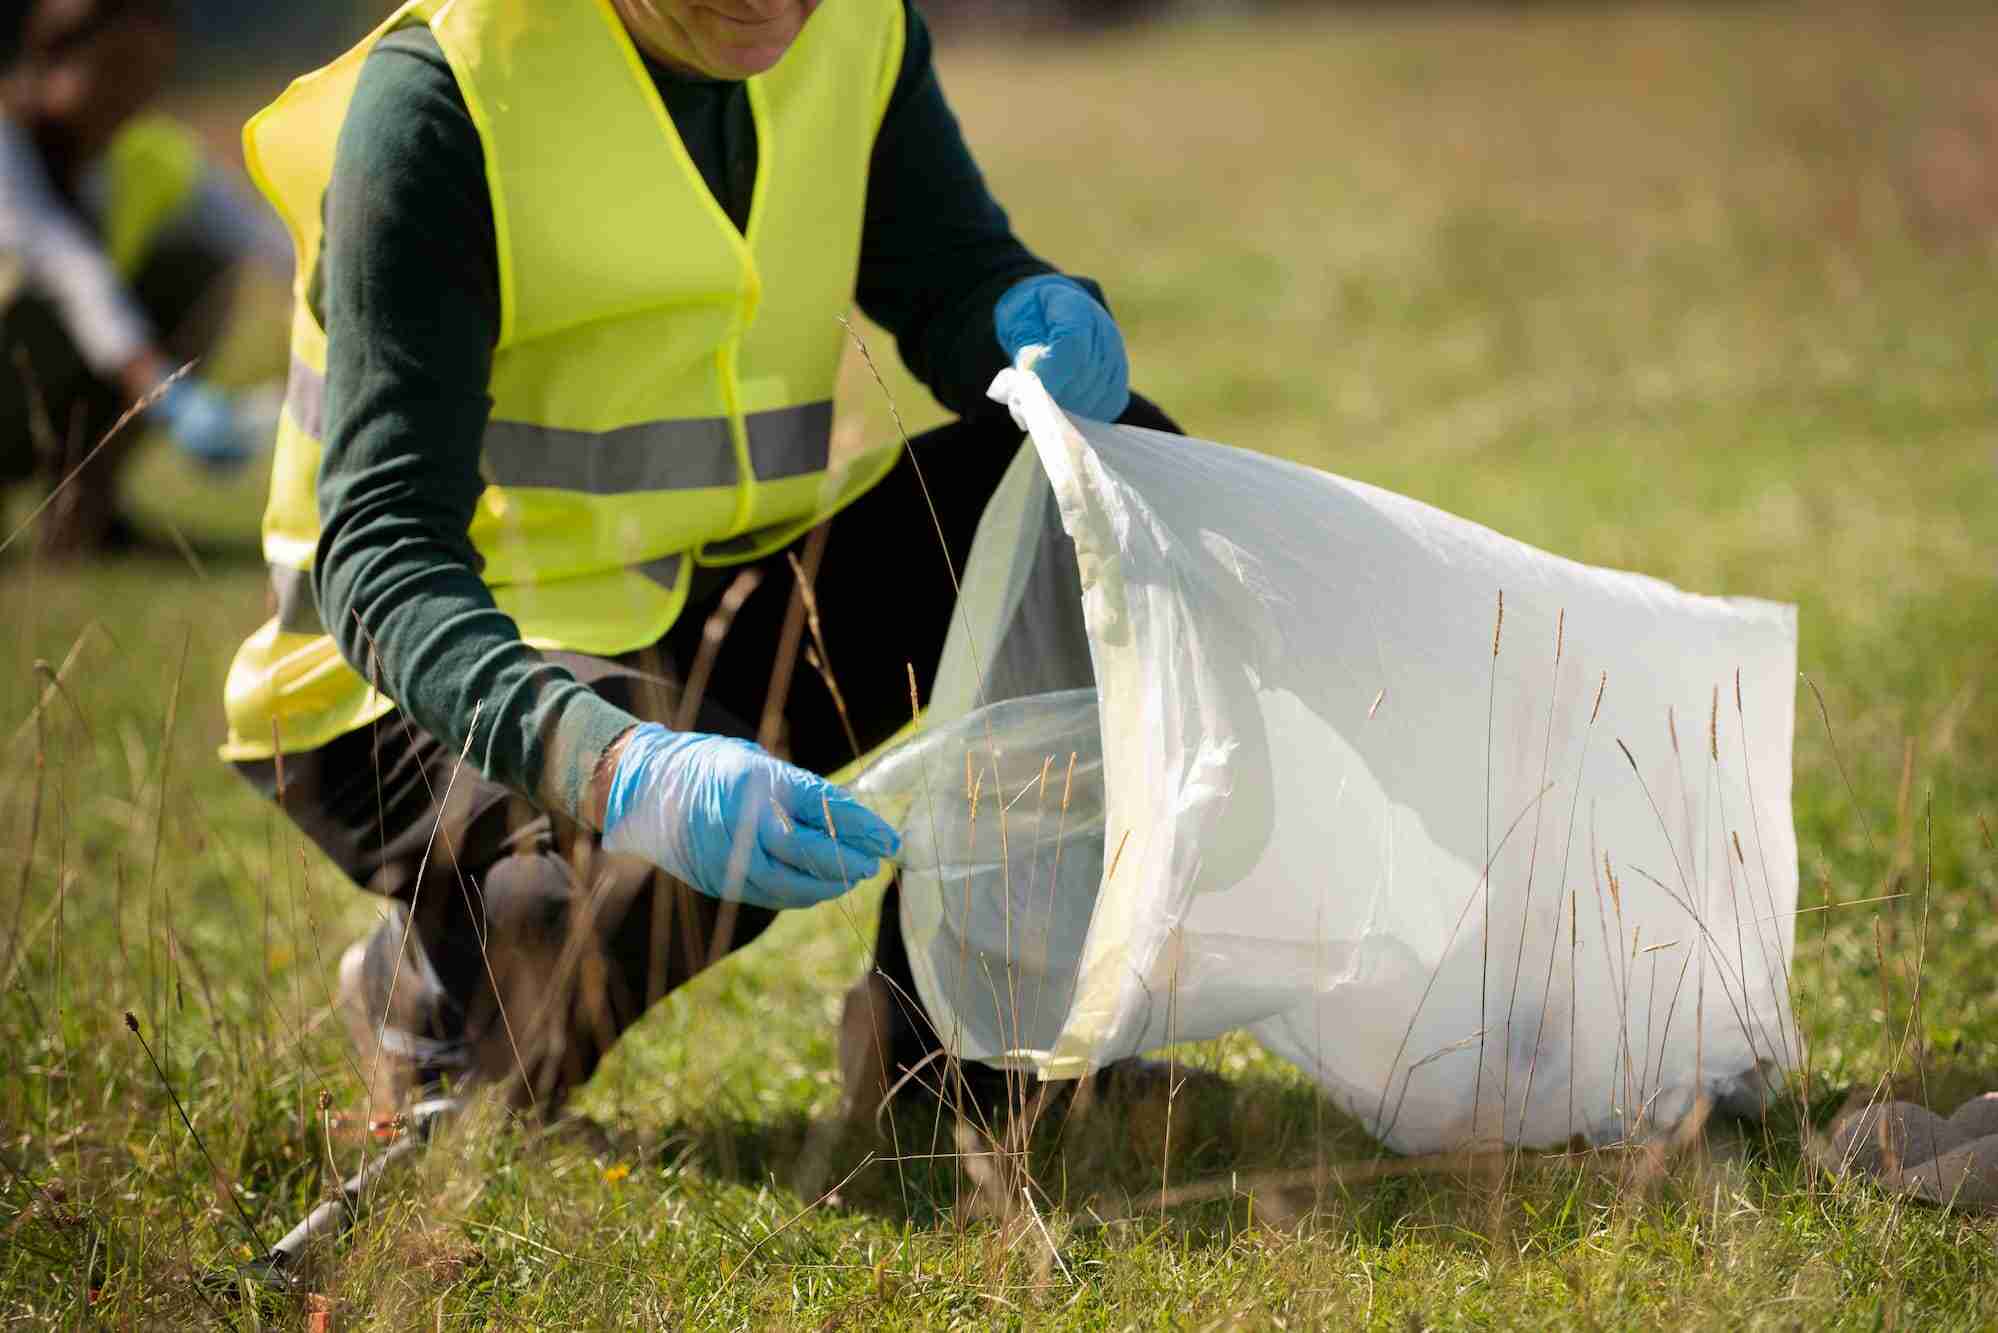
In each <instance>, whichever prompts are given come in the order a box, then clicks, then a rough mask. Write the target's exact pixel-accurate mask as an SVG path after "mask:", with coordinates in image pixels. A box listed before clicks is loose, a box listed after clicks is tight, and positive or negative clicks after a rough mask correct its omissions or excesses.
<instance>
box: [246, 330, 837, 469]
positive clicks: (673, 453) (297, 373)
mask: <svg viewBox="0 0 1998 1333" xmlns="http://www.w3.org/2000/svg"><path fill="white" fill-rule="evenodd" d="M285 407H286V409H287V410H288V411H289V412H290V414H291V419H292V420H293V421H294V422H296V423H297V424H298V426H299V428H300V429H301V430H303V431H304V432H305V433H306V434H307V435H310V436H311V437H312V438H313V439H315V440H324V439H325V426H326V377H325V376H324V375H321V374H320V373H319V372H318V371H316V370H314V369H313V368H312V367H310V366H308V365H306V364H305V362H303V361H301V360H299V359H297V358H296V357H294V358H292V362H291V375H290V378H289V380H288V382H287V383H286V386H285ZM832 420H833V405H832V404H831V403H830V402H822V403H805V404H803V405H802V406H799V407H780V408H776V409H774V410H772V411H768V412H751V413H750V414H749V416H748V417H747V418H745V421H744V424H745V426H746V427H747V429H748V434H749V463H750V466H751V467H752V468H754V469H755V471H756V475H757V477H758V478H760V479H761V480H764V481H775V480H778V479H780V478H783V477H800V476H809V475H810V474H812V473H814V472H823V471H825V469H826V466H827V464H828V462H829V461H830V459H831V456H832ZM484 449H485V460H486V469H487V472H488V474H489V475H490V477H491V479H492V480H493V481H495V482H497V483H498V484H500V485H501V486H537V487H544V488H548V489H553V490H564V491H581V492H582V493H584V494H585V495H624V494H628V493H630V492H632V491H688V490H708V489H718V488H721V487H727V486H733V485H735V484H736V480H737V471H736V464H735V444H734V442H733V440H732V439H731V437H730V435H729V428H728V418H727V417H685V418H678V419H674V420H668V421H647V422H643V423H641V424H639V425H636V426H621V427H619V428H618V429H616V430H606V431H588V430H569V429H566V428H564V427H561V426H538V425H534V424H533V423H531V422H526V421H506V420H501V419H498V418H495V419H493V420H491V421H488V422H487V423H486V432H485V442H484Z"/></svg>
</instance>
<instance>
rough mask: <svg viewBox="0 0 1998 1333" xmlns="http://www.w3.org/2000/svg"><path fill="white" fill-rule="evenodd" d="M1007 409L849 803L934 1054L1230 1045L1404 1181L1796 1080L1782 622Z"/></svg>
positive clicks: (1665, 1119) (1015, 407)
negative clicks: (1243, 1036)
mask: <svg viewBox="0 0 1998 1333" xmlns="http://www.w3.org/2000/svg"><path fill="white" fill-rule="evenodd" d="M993 397H995V398H997V399H999V400H1000V401H1002V402H1005V403H1006V404H1007V405H1008V406H1009V407H1010V408H1011V409H1012V412H1013V415H1014V417H1015V419H1016V420H1017V421H1018V422H1019V423H1020V424H1021V426H1022V427H1023V428H1024V429H1025V430H1026V431H1027V432H1028V433H1029V436H1030V437H1031V438H1030V447H1028V448H1023V449H1022V451H1021V456H1020V457H1019V458H1018V459H1016V460H1015V463H1014V465H1013V468H1012V470H1011V472H1010V473H1009V474H1008V475H1007V478H1006V480H1005V482H1004V484H1003V486H1002V487H1001V489H1000V491H999V493H998V495H997V496H996V497H995V498H994V500H993V502H992V504H991V505H990V507H989V508H988V510H987V512H986V514H985V517H984V520H983V522H982V524H981V526H980V528H979V532H978V536H977V540H976V543H975V546H974V549H973V552H972V555H971V558H970V561H969V563H968V566H967V568H966V569H965V570H964V571H963V573H962V580H963V592H962V596H961V598H960V602H959V611H960V614H959V616H958V617H957V621H956V624H955V626H954V628H953V631H952V633H951V636H950V638H949V641H948V643H947V645H946V648H945V652H944V658H943V663H942V667H941V669H940V672H939V676H938V679H937V682H936V686H935V689H934V692H933V697H932V698H931V700H930V701H929V707H928V709H927V711H926V715H925V721H926V726H925V729H924V730H923V732H922V733H921V734H920V735H918V736H917V737H916V738H915V739H914V740H912V741H910V742H908V743H906V744H904V745H903V746H901V747H899V748H898V749H897V750H894V751H892V752H890V753H889V754H888V755H887V756H885V757H884V758H883V759H881V760H880V761H878V762H877V763H876V764H875V765H874V766H873V767H872V768H870V769H869V770H868V772H867V773H866V774H864V775H863V777H862V778H861V780H860V782H859V784H858V785H859V788H860V791H861V792H862V794H863V796H865V797H866V798H868V799H870V800H872V801H874V802H875V803H876V804H877V806H878V807H879V808H882V809H883V810H884V811H887V812H889V813H891V816H892V817H894V818H895V819H896V821H897V823H898V824H899V826H900V828H901V829H902V832H903V834H904V836H905V839H906V843H907V845H906V849H905V854H904V859H903V870H902V874H903V895H902V913H903V926H904V931H905V935H906V938H907V942H908V946H909V950H910V958H911V964H912V968H913V971H914V975H915V980H916V983H917V987H918V989H919V990H920V992H921V997H922V1000H923V1002H924V1005H925V1006H926V1008H927V1009H928V1011H929V1013H930V1014H931V1016H932V1018H933V1019H934V1020H935V1021H936V1022H937V1024H938V1025H939V1028H940V1029H941V1030H942V1033H943V1036H944V1038H945V1041H946V1043H947V1044H948V1045H950V1046H951V1048H952V1049H953V1050H954V1051H955V1052H956V1053H957V1054H959V1055H962V1056H964V1057H966V1058H969V1059H977V1060H984V1061H990V1062H995V1063H1002V1064H1010V1065H1012V1066H1015V1067H1022V1068H1032V1069H1034V1070H1037V1071H1038V1072H1039V1073H1041V1074H1042V1075H1043V1076H1044V1077H1051V1078H1066V1077H1073V1076H1076V1075H1078V1074H1081V1073H1083V1072H1084V1071H1086V1070H1088V1069H1090V1068H1093V1067H1097V1066H1100V1065H1102V1064H1104V1063H1107V1062H1109V1061H1111V1060H1115V1059H1118V1058H1121V1057H1124V1056H1128V1055H1131V1054H1135V1053H1137V1052H1140V1051H1144V1050H1147V1049H1150V1048H1154V1047H1157V1046H1161V1045H1164V1044H1167V1043H1170V1042H1174V1041H1185V1040H1200V1039H1205V1038H1210V1037H1214V1036H1218V1035H1220V1034H1222V1033H1225V1032H1229V1031H1232V1030H1236V1029H1242V1028H1246V1029H1248V1030H1250V1031H1251V1032H1253V1033H1254V1034H1255V1035H1256V1036H1257V1037H1258V1038H1259V1039H1260V1040H1261V1041H1262V1042H1264V1043H1265V1044H1266V1045H1267V1046H1269V1047H1270V1048H1271V1049H1272V1050H1274V1051H1276V1052H1277V1053H1279V1054H1280V1055H1282V1056H1284V1057H1285V1058H1287V1059H1289V1060H1291V1061H1294V1062H1295V1063H1297V1064H1298V1065H1299V1066H1301V1067H1302V1068H1303V1069H1305V1070H1306V1071H1307V1072H1309V1073H1310V1075H1311V1076H1312V1077H1313V1078H1314V1079H1316V1080H1317V1081H1318V1082H1319V1083H1320V1084H1321V1085H1322V1086H1323V1087H1324V1088H1325V1089H1326V1090H1327V1092H1328V1093H1329V1094H1330V1095H1331V1096H1332V1097H1333V1098H1334V1099H1335V1100H1336V1101H1337V1102H1338V1103H1339V1104H1340V1105H1341V1106H1342V1107H1343V1108H1344V1109H1345V1110H1347V1111H1348V1112H1350V1113H1351V1114H1353V1115H1354V1116H1356V1117H1357V1118H1358V1119H1360V1120H1361V1121H1362V1122H1363V1123H1364V1124H1366V1125H1367V1126H1368V1127H1369V1129H1370V1130H1371V1131H1372V1132H1373V1133H1375V1134H1377V1135H1378V1136H1379V1137H1381V1138H1382V1139H1383V1140H1385V1141H1386V1142H1387V1143H1388V1144H1389V1145H1390V1146H1392V1147H1394V1148H1396V1149H1400V1150H1403V1151H1411V1152H1416V1151H1432V1150H1440V1149H1446V1148H1457V1147H1464V1146H1471V1145H1479V1144H1489V1143H1495V1142H1498V1141H1501V1140H1502V1141H1504V1142H1508V1143H1520V1144H1526V1145H1546V1144H1553V1143H1558V1142H1563V1141H1566V1140H1567V1139H1569V1138H1570V1137H1572V1135H1574V1134H1576V1133H1580V1134H1583V1135H1585V1136H1586V1137H1588V1138H1590V1139H1591V1140H1594V1141H1598V1142H1603V1141H1610V1140H1615V1139H1619V1138H1623V1137H1627V1136H1635V1135H1642V1134H1644V1133H1647V1132H1650V1131H1653V1130H1656V1129H1659V1128H1663V1127H1669V1126H1670V1125H1672V1124H1674V1123H1676V1122H1677V1121H1678V1120H1679V1119H1680V1118H1681V1117H1682V1116H1684V1115H1685V1114H1686V1113H1687V1112H1688V1111H1689V1109H1690V1108H1691V1107H1692V1106H1693V1105H1694V1103H1695V1101H1696V1100H1697V1099H1698V1097H1699V1095H1700V1094H1701V1092H1702V1091H1705V1092H1706V1093H1707V1094H1708V1095H1710V1096H1712V1097H1714V1098H1716V1099H1718V1100H1721V1101H1723V1102H1730V1101H1731V1102H1733V1103H1735V1104H1737V1105H1740V1104H1743V1103H1747V1104H1751V1105H1752V1104H1758V1103H1759V1102H1760V1100H1761V1099H1762V1097H1763V1096H1764V1095H1765V1093H1766V1090H1767V1088H1768V1087H1769V1086H1770V1083H1771V1081H1772V1080H1774V1079H1776V1078H1778V1077H1780V1073H1781V1071H1783V1070H1786V1069H1788V1068H1790V1067H1791V1065H1792V1064H1793V1063H1794V1061H1795V1058H1796V1054H1797V1046H1796V1041H1797V1039H1796V1036H1795V1032H1794V1029H1793V1026H1792V1020H1791V1014H1790V1009H1789V998H1788V978H1789V967H1790V956H1791V942H1792V937H1793V914H1794V912H1795V909H1796V895H1797V856H1796V839H1795V832H1794V829H1793V827H1792V823H1791V816H1790V748H1791V733H1792V723H1793V709H1792V704H1793V693H1792V690H1793V681H1794V678H1795V665H1796V617H1795V609H1794V608H1793V607H1790V606H1783V605H1776V604H1772V603H1768V602H1760V601H1749V600H1743V599H1718V598H1711V597H1697V596H1692V595H1688V594H1686V593H1682V592H1679V591H1677V590H1675V589H1673V588H1671V587H1669V586H1667V585H1666V584H1664V583H1661V582H1659V581H1657V580H1655V579H1651V578H1645V577H1642V576H1639V575H1635V574H1627V573H1618V572H1613V571H1609V570H1602V569H1594V568H1590V567H1588V566H1585V565H1580V564H1577V563H1575V562H1573V561H1570V560H1564V559H1561V558H1559V557H1556V556H1552V555H1548V554H1546V553H1544V552H1542V551H1537V550H1534V549H1533V548H1531V547H1528V546H1525V545H1523V544H1521V543H1519V542H1516V541H1512V540H1509V539H1507V538H1505V537H1501V536H1499V535H1498V534H1496V533H1494V532H1491V531H1489V530H1487V529H1485V528H1481V527H1479V526H1477V525H1476V524H1473V523H1470V522H1467V521H1465V520H1463V519H1459V518H1455V517H1453V516H1451V515H1449V514H1445V513H1442V512H1440V511H1438V510H1436V509H1432V508H1430V507H1428V506H1426V505H1422V504H1419V503H1417V502H1415V501H1413V500H1408V499H1405V498H1403V497H1400V496H1397V495H1392V494H1389V493H1387V492H1385V491H1381V490H1378V489H1376V488H1374V487H1371V486H1366V485H1362V484H1360V483H1357V482H1352V481H1347V480H1344V479H1342V478H1339V477H1335V476H1331V475H1328V474H1326V473H1323V472H1318V471H1314V470H1312V469H1309V468H1305V467H1301V466H1298V465H1295V464H1291V463H1286V462H1282V461H1279V460H1277V459H1273V458H1268V457H1264V456H1262V455H1258V454H1254V453H1249V452H1246V451H1243V450H1238V449H1232V448H1228V447H1226V446H1223V445H1218V444H1210V443H1206V442H1203V441H1199V440H1193V439H1183V438H1180V437H1177V436H1172V435H1163V434H1158V433H1155V432H1151V431H1145V430H1138V429H1134V428H1129V427H1121V426H1110V425H1104V424H1101V423H1098V422H1093V421H1081V420H1071V419H1069V418H1067V417H1066V416H1064V415H1063V414H1062V412H1061V411H1060V410H1059V409H1058V408H1057V407H1056V406H1055V405H1054V403H1053V402H1052V400H1051V399H1050V398H1049V397H1048V396H1047V394H1046V392H1045V391H1044V390H1043V389H1042V388H1041V386H1040V383H1039V381H1038V380H1036V379H1035V378H1034V377H1033V375H1032V374H1031V373H1028V372H1026V371H1022V370H1009V371H1007V372H1005V373H1004V374H1002V375H1001V376H1000V377H999V379H998V381H997V382H996V383H995V384H994V386H993ZM1501 596H1502V598H1503V612H1502V614H1501V611H1500V601H1501ZM1487 866H1489V874H1487V873H1486V867H1487Z"/></svg>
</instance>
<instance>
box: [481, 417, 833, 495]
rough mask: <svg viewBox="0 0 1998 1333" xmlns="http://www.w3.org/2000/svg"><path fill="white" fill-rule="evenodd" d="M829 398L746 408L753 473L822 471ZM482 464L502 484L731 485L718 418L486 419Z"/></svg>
mask: <svg viewBox="0 0 1998 1333" xmlns="http://www.w3.org/2000/svg"><path fill="white" fill-rule="evenodd" d="M832 414H833V408H832V404H831V403H806V404H805V405H803V406H802V407H782V408H778V409H776V410H775V411H770V412H752V413H750V414H749V416H748V418H747V420H746V423H745V424H746V425H747V426H748V429H749V461H750V466H751V467H753V468H755V469H756V475H757V477H758V478H760V479H761V480H764V481H774V480H776V479H778V478H780V477H798V476H807V475H809V474H811V473H814V472H823V471H825V468H826V464H827V461H828V460H829V459H830V457H831V451H832ZM485 453H486V468H487V471H488V472H489V473H490V475H491V477H492V479H493V480H494V481H495V482H497V483H499V484H500V485H502V486H545V487H551V488H554V489H557V490H565V491H581V492H583V493H584V494H586V495H624V494H627V493H629V492H631V491H685V490H700V489H708V488H720V487H726V486H733V485H735V484H736V477H737V473H736V465H735V445H734V443H733V442H732V441H731V439H730V437H729V429H728V419H727V418H726V417H689V418H683V419H680V420H676V421H648V422H645V423H644V424H642V425H637V426H622V427H619V428H618V429H617V430H607V431H585V430H567V429H564V428H563V427H560V426H536V425H530V424H529V423H527V422H524V421H497V420H496V421H490V422H487V423H486V441H485Z"/></svg>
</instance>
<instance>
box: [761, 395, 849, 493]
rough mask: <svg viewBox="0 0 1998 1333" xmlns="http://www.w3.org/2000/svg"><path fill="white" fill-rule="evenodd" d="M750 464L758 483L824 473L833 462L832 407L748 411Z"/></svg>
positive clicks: (811, 404) (819, 405)
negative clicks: (759, 481)
mask: <svg viewBox="0 0 1998 1333" xmlns="http://www.w3.org/2000/svg"><path fill="white" fill-rule="evenodd" d="M745 424H746V425H747V426H748V427H749V465H750V466H751V467H753V468H755V469H756V476H757V478H758V480H761V481H775V480H777V479H778V478H779V477H802V476H805V475H807V474H808V473H812V472H824V471H825V470H826V466H827V464H828V463H830V462H831V460H832V424H833V405H832V404H831V403H829V402H827V403H806V404H805V405H804V406H802V407H780V408H778V409H777V410H775V411H773V412H751V413H750V414H749V416H748V417H747V418H746V419H745Z"/></svg>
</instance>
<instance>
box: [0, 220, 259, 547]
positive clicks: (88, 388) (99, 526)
mask: <svg viewBox="0 0 1998 1333" xmlns="http://www.w3.org/2000/svg"><path fill="white" fill-rule="evenodd" d="M232 262H233V260H232V257H231V256H229V255H227V254H225V253H223V252H222V251H221V250H219V249H217V248H216V247H215V246H213V245H211V244H208V243H206V242H204V241H203V240H202V239H200V238H199V237H193V236H183V235H180V234H179V233H177V232H176V233H170V234H169V235H168V236H167V237H166V238H165V239H163V240H162V242H161V243H160V244H158V245H156V246H155V247H154V248H153V251H152V253H151V254H150V255H149V256H148V257H147V259H146V261H145V264H144V266H143V267H142V268H141V269H140V271H139V274H138V276H137V278H136V279H135V280H134V281H133V283H132V295H133V297H134V299H135V300H136V301H137V302H138V305H139V308H140V309H141V310H142V311H144V312H145V315H146V318H147V320H148V321H150V322H151V324H152V326H153V327H154V328H155V329H157V330H159V331H160V337H161V340H162V347H163V348H164V349H165V351H166V352H167V354H168V355H169V356H170V357H173V358H176V359H179V360H189V359H192V358H194V357H198V356H201V355H202V354H204V353H205V352H206V351H207V350H208V347H209V344H210V343H212V342H213V341H214V338H215V334H216V333H217V331H218V329H219V327H220V320H219V319H218V318H217V315H218V314H219V312H220V310H221V309H222V305H223V302H222V301H221V299H220V298H221V296H222V295H223V294H224V288H223V286H222V279H223V278H224V277H225V275H226V274H227V273H228V272H229V269H230V267H231V264H232ZM124 410H125V395H124V391H123V389H122V388H120V386H118V385H117V384H114V383H112V382H111V381H109V380H107V379H105V378H104V377H103V376H101V375H99V374H97V373H96V372H95V371H93V370H92V369H91V368H90V367H89V366H88V365H87V364H86V363H85V362H84V359H83V354H82V352H81V351H80V350H79V349H78V348H77V345H76V342H75V340H74V339H72V338H71V337H70V336H69V330H68V329H66V328H65V327H64V326H63V323H62V319H61V316H60V315H59V314H58V312H57V311H56V309H55V307H54V306H53V305H52V304H50V302H49V301H48V300H47V299H45V298H44V297H42V296H40V295H38V294H36V293H34V292H31V291H26V290H23V291H18V292H16V293H14V295H13V297H12V299H10V300H7V301H5V303H4V305H0V491H4V489H5V488H6V487H7V486H8V485H10V484H13V483H15V482H25V481H30V480H39V481H40V483H41V484H42V485H43V487H44V488H52V487H54V486H55V485H56V484H58V483H59V482H60V481H61V480H62V478H64V477H66V476H70V474H71V473H72V472H74V473H75V475H74V477H72V478H71V480H70V481H69V483H68V484H67V485H66V486H64V487H63V490H62V494H61V495H60V496H58V497H57V499H56V502H55V503H54V504H52V505H51V506H50V507H49V509H48V511H47V512H46V513H45V514H44V515H43V516H42V518H41V520H40V521H39V525H40V528H41V541H42V545H43V547H44V549H46V550H49V551H52V552H60V553H64V554H80V553H84V552H88V551H91V550H96V549H102V548H106V547H113V546H118V545H122V544H125V542H127V541H128V540H129V537H130V534H129V532H128V531H127V530H126V529H125V528H124V526H123V525H122V524H121V523H120V522H119V521H118V519H117V516H116V500H117V482H118V473H119V471H120V469H121V468H122V467H123V466H124V462H125V459H126V458H127V457H128V456H129V454H130V452H131V446H132V445H133V444H134V443H135V442H136V441H137V439H138V434H139V433H138V431H136V430H134V429H132V428H130V427H127V428H126V429H125V430H124V431H123V432H121V433H120V434H119V436H118V437H117V438H115V439H113V440H112V441H111V442H110V443H108V444H106V445H105V446H104V447H103V448H101V449H100V448H98V445H99V443H100V442H101V441H103V439H104V434H105V432H106V431H108V430H110V428H111V426H112V423H113V422H115V421H116V420H117V419H118V416H119V414H120V413H122V412H123V411H124ZM93 450H94V451H95V452H94V453H93V452H92V451H93ZM86 458H87V459H88V460H89V461H88V463H85V462H84V460H85V459H86Z"/></svg>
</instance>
